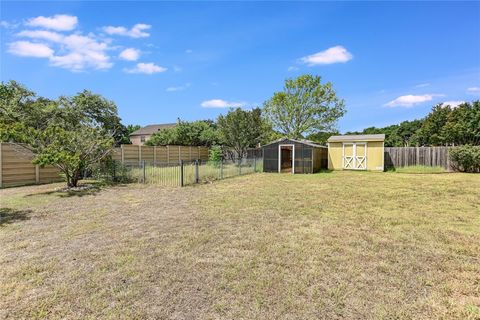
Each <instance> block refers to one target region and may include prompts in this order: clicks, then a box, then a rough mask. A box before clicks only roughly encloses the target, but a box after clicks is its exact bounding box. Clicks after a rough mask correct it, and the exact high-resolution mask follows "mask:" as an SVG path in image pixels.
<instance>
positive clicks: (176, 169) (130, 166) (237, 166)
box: [92, 158, 263, 187]
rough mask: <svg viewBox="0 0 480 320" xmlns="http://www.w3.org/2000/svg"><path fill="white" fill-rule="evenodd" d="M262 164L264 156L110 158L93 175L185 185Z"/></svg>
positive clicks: (258, 168) (246, 171)
mask: <svg viewBox="0 0 480 320" xmlns="http://www.w3.org/2000/svg"><path fill="white" fill-rule="evenodd" d="M262 166H263V161H262V159H261V158H244V159H237V160H235V161H231V160H223V161H202V160H196V161H180V163H177V164H166V163H156V164H153V163H149V162H146V161H141V162H136V163H122V162H121V161H111V162H108V163H103V164H102V165H100V166H99V167H98V168H96V169H95V170H94V172H93V173H92V176H93V177H94V178H97V179H104V180H110V181H115V182H124V183H145V184H147V183H148V184H158V185H161V186H169V187H183V186H186V185H192V184H196V183H205V182H209V181H214V180H221V179H225V178H229V177H234V176H240V175H245V174H250V173H254V172H261V171H262V170H263V168H262Z"/></svg>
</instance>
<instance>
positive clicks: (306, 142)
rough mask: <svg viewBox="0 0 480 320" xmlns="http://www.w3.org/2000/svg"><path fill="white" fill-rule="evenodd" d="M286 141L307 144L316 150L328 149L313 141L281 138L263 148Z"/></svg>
mask: <svg viewBox="0 0 480 320" xmlns="http://www.w3.org/2000/svg"><path fill="white" fill-rule="evenodd" d="M285 140H289V141H293V142H296V143H302V144H305V145H308V146H311V147H315V148H326V146H322V145H320V144H317V143H315V142H313V141H310V140H305V139H302V140H296V139H290V138H280V139H277V140H275V141H272V142H270V143H267V144H264V145H263V146H262V148H263V147H265V146H269V145H271V144H274V143H278V142H282V141H285Z"/></svg>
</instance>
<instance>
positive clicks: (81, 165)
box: [0, 81, 124, 187]
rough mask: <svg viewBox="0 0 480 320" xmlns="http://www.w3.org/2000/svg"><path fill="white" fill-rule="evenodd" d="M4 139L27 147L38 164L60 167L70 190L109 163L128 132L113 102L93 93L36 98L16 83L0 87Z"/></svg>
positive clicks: (2, 135)
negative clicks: (89, 171)
mask: <svg viewBox="0 0 480 320" xmlns="http://www.w3.org/2000/svg"><path fill="white" fill-rule="evenodd" d="M0 128H1V129H0V140H1V141H8V142H13V143H22V144H23V146H25V147H26V148H27V149H29V150H31V151H33V152H34V154H35V158H34V160H33V162H34V163H35V164H39V165H42V166H43V165H54V166H56V167H58V168H59V169H60V170H61V172H62V173H63V174H64V175H65V177H66V179H67V183H68V186H70V187H72V186H76V185H77V182H78V180H79V179H80V177H81V172H82V170H83V169H86V168H89V167H90V166H91V165H92V164H94V163H95V162H97V161H99V160H100V159H102V158H104V157H105V156H107V155H108V153H109V152H110V150H111V148H112V146H113V145H114V143H115V141H118V140H116V139H118V138H119V137H120V135H119V133H120V132H121V131H122V130H123V128H124V127H123V126H122V125H121V123H120V118H119V117H118V115H117V107H116V106H115V104H114V103H113V102H112V101H109V100H107V99H105V98H103V97H102V96H100V95H96V94H93V93H91V92H89V91H86V90H85V91H83V92H80V93H78V94H77V95H75V96H72V97H66V96H62V97H60V98H58V99H57V100H49V99H45V98H42V97H37V96H36V95H35V94H34V93H33V92H32V91H30V90H28V89H26V88H25V87H23V86H21V85H20V84H18V83H16V82H15V81H10V82H8V83H2V84H1V85H0Z"/></svg>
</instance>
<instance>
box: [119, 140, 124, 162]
mask: <svg viewBox="0 0 480 320" xmlns="http://www.w3.org/2000/svg"><path fill="white" fill-rule="evenodd" d="M120 150H122V164H124V163H125V153H124V152H123V144H121V145H120Z"/></svg>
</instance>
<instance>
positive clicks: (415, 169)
mask: <svg viewBox="0 0 480 320" xmlns="http://www.w3.org/2000/svg"><path fill="white" fill-rule="evenodd" d="M392 171H394V172H398V173H446V172H448V171H447V170H445V168H443V167H440V166H433V167H430V166H408V167H400V168H395V169H393V170H392Z"/></svg>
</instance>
